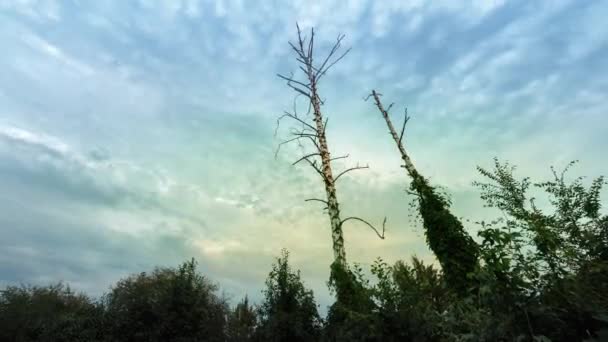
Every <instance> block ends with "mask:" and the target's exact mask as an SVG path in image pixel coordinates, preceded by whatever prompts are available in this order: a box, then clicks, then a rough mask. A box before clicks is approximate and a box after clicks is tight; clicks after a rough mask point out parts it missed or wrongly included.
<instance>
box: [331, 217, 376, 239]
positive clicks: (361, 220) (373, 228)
mask: <svg viewBox="0 0 608 342" xmlns="http://www.w3.org/2000/svg"><path fill="white" fill-rule="evenodd" d="M348 220H355V221H359V222H363V223H365V224H366V225H367V226H368V227H370V228H371V229H372V230H373V231H374V232H375V233H376V235H378V237H379V238H380V239H382V240H384V232H385V230H386V217H384V221H382V234H380V232H379V231H378V229H376V227H374V226H373V225H372V224H371V223H369V222H367V221H365V220H364V219H362V218H360V217H355V216H351V217H347V218H345V219H344V220H342V221H341V222H340V226H342V225H343V224H344V223H345V222H346V221H348Z"/></svg>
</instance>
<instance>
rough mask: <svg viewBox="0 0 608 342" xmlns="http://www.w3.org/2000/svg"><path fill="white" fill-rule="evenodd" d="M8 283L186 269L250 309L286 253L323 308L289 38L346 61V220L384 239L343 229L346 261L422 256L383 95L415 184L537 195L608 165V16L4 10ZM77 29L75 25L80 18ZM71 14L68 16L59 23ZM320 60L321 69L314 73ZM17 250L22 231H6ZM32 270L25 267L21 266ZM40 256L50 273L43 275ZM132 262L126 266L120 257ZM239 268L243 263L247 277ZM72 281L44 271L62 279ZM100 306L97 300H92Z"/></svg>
mask: <svg viewBox="0 0 608 342" xmlns="http://www.w3.org/2000/svg"><path fill="white" fill-rule="evenodd" d="M0 9H2V13H0V38H1V40H2V42H3V45H4V46H3V47H4V50H5V51H8V53H5V54H2V55H1V56H0V63H2V65H3V72H2V73H1V74H0V174H1V175H2V177H1V180H0V185H2V187H3V189H5V191H4V192H3V195H1V196H0V211H2V213H1V214H2V215H0V217H2V219H3V221H2V222H1V224H0V227H1V228H0V229H2V233H3V234H8V235H7V236H9V237H10V238H9V239H7V240H3V243H4V245H3V248H1V249H0V250H2V253H1V254H0V276H1V278H2V281H4V282H9V283H15V282H19V281H32V282H34V281H37V282H45V281H50V280H53V279H56V280H59V279H65V280H69V281H71V282H79V283H78V284H79V286H81V288H83V289H87V290H92V291H96V292H97V293H99V292H100V291H102V290H103V289H105V288H107V286H108V285H109V284H110V283H111V282H112V281H114V280H116V279H117V278H119V277H120V276H123V275H124V274H126V273H127V272H130V271H140V270H143V269H145V268H146V267H151V266H152V265H153V264H171V263H177V262H179V260H181V259H186V258H188V257H190V256H195V257H197V258H200V259H201V260H202V262H201V267H202V268H203V269H204V271H205V272H207V273H208V274H209V276H211V277H212V278H214V279H216V280H218V281H220V282H221V283H222V284H224V285H226V286H228V287H230V289H231V291H233V292H234V293H235V294H237V295H240V293H242V292H247V293H249V294H251V295H254V294H256V293H257V294H259V288H260V287H261V284H262V283H263V278H264V277H265V276H266V274H267V271H268V269H269V266H270V263H271V262H272V260H273V256H275V255H278V253H279V251H280V249H281V248H282V247H287V248H289V249H290V250H291V251H292V254H291V255H292V258H293V261H294V263H295V264H296V266H297V267H299V268H301V269H302V270H303V275H304V277H305V278H306V279H307V281H308V282H309V284H310V285H311V286H312V287H313V288H314V289H315V290H316V291H318V292H319V296H321V297H322V298H324V299H323V300H324V302H328V301H329V300H330V299H329V298H330V295H329V294H328V293H327V289H326V286H325V280H326V279H327V276H328V268H327V265H328V260H330V259H331V243H330V238H329V237H330V234H329V232H328V229H327V215H326V213H324V212H323V211H322V210H321V209H322V208H319V206H317V204H312V203H307V202H304V201H303V200H304V199H306V198H311V197H319V196H320V197H322V196H323V194H324V193H323V191H324V189H323V185H322V184H321V182H319V179H317V178H316V175H315V174H314V173H311V172H310V170H309V169H307V168H306V167H305V166H304V165H301V166H300V165H298V166H291V163H292V162H293V161H294V160H296V159H297V156H298V155H299V152H300V151H299V150H298V149H297V148H287V149H285V150H283V151H281V153H280V154H279V156H278V157H277V158H275V157H274V151H275V149H276V146H277V144H278V143H279V142H280V141H281V139H282V138H283V137H284V136H285V134H286V130H285V129H286V127H284V129H282V130H279V132H278V136H277V137H276V138H273V129H274V128H275V124H276V122H275V121H276V118H277V116H278V115H279V114H280V113H282V111H283V110H284V109H291V106H292V103H293V95H294V94H293V93H292V92H291V91H290V89H289V88H287V87H286V86H285V85H284V83H283V82H282V81H281V80H279V79H278V78H277V77H275V75H276V73H289V72H290V71H294V72H296V71H298V69H297V65H296V62H295V59H294V56H293V55H291V53H290V50H289V46H288V45H287V42H288V41H289V40H292V41H293V40H294V39H295V25H294V24H295V22H296V21H298V22H299V23H300V25H301V27H302V28H303V30H304V31H306V32H308V29H309V28H310V27H312V26H314V27H315V30H316V36H315V37H316V43H317V48H318V50H317V51H318V52H319V56H321V54H322V51H326V49H327V48H328V47H330V46H331V44H333V43H334V42H335V38H336V37H337V35H338V34H339V33H345V34H346V40H345V44H344V45H345V47H352V48H353V49H352V51H351V52H350V54H349V55H348V56H346V58H345V59H344V60H342V61H341V62H340V63H339V64H337V65H336V66H335V68H334V69H332V70H331V73H330V75H328V77H326V78H325V79H324V80H323V82H322V83H321V84H320V87H321V88H320V89H321V92H322V96H323V98H324V99H325V105H324V106H323V110H324V114H326V115H327V116H328V117H329V118H330V120H329V127H328V139H329V142H330V145H331V148H332V153H333V154H334V155H342V154H350V159H349V160H348V161H346V163H341V164H337V165H336V172H339V170H338V169H340V168H343V167H347V166H349V165H352V164H355V163H357V162H360V163H361V164H369V165H370V169H369V170H365V171H362V172H361V173H358V174H352V175H349V176H348V177H344V178H342V179H341V181H340V184H339V187H338V191H339V192H338V196H339V198H340V201H341V204H342V206H343V212H344V214H345V215H357V216H362V217H364V218H366V219H369V220H370V221H371V222H374V223H380V222H382V218H383V217H384V216H385V215H386V216H387V217H388V222H387V229H388V230H387V236H389V237H388V238H387V240H385V241H380V240H378V241H376V240H374V237H373V236H374V235H373V232H370V231H369V229H368V228H366V227H364V226H361V225H357V224H356V223H355V224H353V225H349V226H348V228H346V229H347V230H346V231H345V238H346V241H347V254H348V257H349V259H350V260H353V261H358V262H362V263H364V264H365V263H370V262H371V261H372V260H373V259H374V258H375V257H377V256H382V257H383V258H385V259H386V260H389V261H394V260H396V259H399V258H406V259H407V258H408V257H409V256H410V255H411V254H413V253H415V254H419V255H420V256H422V257H424V258H427V260H432V256H431V255H430V253H429V252H428V249H427V248H426V247H425V244H424V236H423V235H422V234H421V231H420V228H419V226H417V225H416V224H415V223H412V222H410V219H409V217H408V210H407V202H408V200H409V199H408V198H407V196H406V195H405V194H404V192H403V191H402V190H403V189H404V188H405V187H406V186H407V182H408V180H407V177H406V175H405V174H404V173H403V170H402V169H401V168H400V167H399V164H400V160H399V156H398V155H397V151H396V149H395V147H394V146H393V143H392V142H391V141H390V139H389V137H388V135H387V133H386V127H385V123H384V122H383V120H382V118H381V117H380V116H379V114H378V113H377V111H376V110H375V109H374V107H373V105H372V104H371V103H370V102H364V101H363V98H364V97H365V96H366V95H367V94H368V93H369V92H370V91H371V89H377V90H379V91H380V92H382V93H383V94H384V97H383V99H384V100H385V101H386V102H392V101H394V102H396V105H395V107H394V108H395V110H394V112H393V113H392V114H393V116H394V119H393V120H394V121H395V123H396V124H400V122H401V121H400V120H401V119H402V113H403V112H402V110H403V109H404V107H406V106H407V108H408V113H409V114H410V116H411V117H412V120H411V121H410V122H409V123H408V127H407V129H406V138H405V142H406V147H407V149H408V150H409V151H410V152H411V154H412V157H413V159H414V161H415V162H416V164H417V166H418V168H419V169H420V170H421V171H422V172H423V173H424V174H425V175H427V176H429V177H431V180H432V181H433V182H434V183H436V184H441V185H444V186H446V187H447V189H448V191H450V192H451V193H453V194H454V198H455V200H454V202H455V208H454V210H455V211H457V213H458V214H459V215H461V216H465V217H471V218H473V217H476V216H478V215H479V216H483V217H485V216H484V215H488V216H489V215H492V214H491V213H485V212H484V213H481V212H480V211H479V210H478V207H479V204H480V203H479V201H478V199H477V198H476V192H475V191H474V190H473V189H471V185H470V183H471V181H472V180H474V179H477V178H478V177H477V175H476V174H475V172H474V169H475V166H476V165H477V164H481V165H483V166H487V164H488V163H489V162H491V158H492V157H494V156H498V157H502V158H507V159H509V160H510V161H512V162H513V163H514V164H517V165H519V166H520V170H521V172H522V173H523V174H526V175H531V176H533V177H540V178H543V177H545V176H547V170H548V166H550V165H556V166H558V167H559V166H560V165H564V164H565V163H567V162H568V161H569V160H571V159H581V160H582V163H583V165H585V168H584V173H587V174H588V175H589V176H595V175H598V174H600V173H602V172H604V171H605V169H606V168H607V167H608V164H606V162H605V160H604V159H605V158H602V157H603V154H604V151H605V149H606V144H607V141H606V138H605V132H604V130H605V129H604V127H606V125H607V124H608V121H607V120H608V119H607V118H608V117H607V116H606V111H607V110H608V107H607V105H606V104H605V101H604V97H605V96H604V94H606V92H607V91H608V80H607V78H606V77H605V76H604V73H602V72H600V71H602V70H606V68H608V62H607V61H608V58H606V55H607V54H608V49H607V45H606V39H605V37H606V34H603V33H604V32H605V29H604V26H605V25H604V26H602V18H603V17H604V16H605V14H606V12H607V11H608V9H607V8H606V6H605V4H604V3H602V2H596V3H589V4H583V5H581V4H580V3H579V2H577V1H553V2H547V3H531V2H527V1H520V0H515V1H468V2H446V1H439V2H431V1H408V2H403V1H383V2H371V1H363V0H361V1H360V0H350V1H324V2H312V3H311V2H310V1H292V2H285V3H280V4H278V3H273V2H259V3H255V2H243V1H193V0H188V1H186V0H182V1H131V2H108V1H98V2H57V1H0ZM76 14H78V15H76ZM67 18H70V20H66V19H67ZM317 58H320V57H317ZM9 233H10V234H9ZM22 260H28V261H27V263H26V267H24V271H23V272H21V271H19V270H18V267H17V265H19V262H21V261H22ZM45 260H49V261H45ZM125 260H126V261H125ZM243 260H247V263H248V267H234V265H243ZM55 269H57V270H60V271H58V272H56V273H54V270H55ZM100 288H101V289H100Z"/></svg>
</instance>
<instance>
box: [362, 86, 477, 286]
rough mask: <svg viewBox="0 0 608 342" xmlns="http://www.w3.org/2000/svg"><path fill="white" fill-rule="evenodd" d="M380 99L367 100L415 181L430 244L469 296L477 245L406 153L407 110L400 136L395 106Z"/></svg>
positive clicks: (452, 283)
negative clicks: (393, 117)
mask: <svg viewBox="0 0 608 342" xmlns="http://www.w3.org/2000/svg"><path fill="white" fill-rule="evenodd" d="M380 96H381V94H379V93H377V92H376V91H375V90H372V93H371V94H370V95H369V96H368V97H367V98H369V97H373V99H374V102H375V105H376V107H377V108H378V110H379V111H380V114H382V117H383V118H384V120H385V121H386V124H387V126H388V130H389V133H390V135H391V137H392V138H393V140H394V141H395V144H396V145H397V148H398V149H399V153H400V154H401V159H402V160H403V163H404V165H402V167H403V168H405V170H406V171H407V173H408V175H409V176H410V177H411V178H412V182H411V185H410V190H411V191H412V193H413V194H414V195H416V196H417V197H418V204H419V211H420V216H421V217H422V220H423V223H424V228H425V236H426V239H427V243H428V245H429V247H430V248H431V250H432V251H433V253H435V255H436V256H437V259H438V260H439V263H440V264H441V266H442V269H443V272H444V274H445V277H446V281H447V282H448V284H450V286H452V287H453V288H455V289H456V290H457V291H459V292H461V293H463V292H466V290H467V289H469V288H471V281H470V280H469V279H468V277H467V274H468V273H470V272H473V271H474V270H475V267H476V266H477V257H478V254H479V251H478V245H477V244H476V243H475V241H473V239H472V238H471V236H470V235H469V234H467V232H466V231H465V230H464V228H463V225H462V223H461V222H460V221H459V220H458V219H457V218H456V217H455V216H454V215H453V214H452V213H451V212H450V210H449V202H448V201H447V200H446V199H445V198H443V197H442V196H441V195H440V194H438V193H437V191H436V190H435V188H433V187H432V186H431V185H430V184H429V182H428V180H427V179H425V178H424V177H423V176H422V175H421V174H420V173H419V172H418V170H416V168H415V167H414V163H413V162H412V160H411V158H410V156H409V155H408V153H407V151H406V150H405V147H404V146H403V134H404V132H405V125H406V124H407V122H408V121H409V116H408V115H407V110H406V111H405V115H404V119H403V125H402V126H401V131H400V132H399V134H397V131H396V130H395V127H394V126H393V123H392V122H391V118H390V116H389V112H390V110H391V108H392V106H393V104H391V105H389V106H388V107H387V108H386V109H385V108H384V106H383V105H382V102H381V101H380ZM366 100H367V99H366Z"/></svg>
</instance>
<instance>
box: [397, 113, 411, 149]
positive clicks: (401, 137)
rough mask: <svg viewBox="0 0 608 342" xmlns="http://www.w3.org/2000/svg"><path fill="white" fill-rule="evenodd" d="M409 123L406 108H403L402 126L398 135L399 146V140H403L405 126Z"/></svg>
mask: <svg viewBox="0 0 608 342" xmlns="http://www.w3.org/2000/svg"><path fill="white" fill-rule="evenodd" d="M408 121H410V117H409V116H408V115H407V108H405V114H404V118H403V126H402V127H401V134H399V145H401V140H403V133H404V132H405V125H406V124H407V122H408Z"/></svg>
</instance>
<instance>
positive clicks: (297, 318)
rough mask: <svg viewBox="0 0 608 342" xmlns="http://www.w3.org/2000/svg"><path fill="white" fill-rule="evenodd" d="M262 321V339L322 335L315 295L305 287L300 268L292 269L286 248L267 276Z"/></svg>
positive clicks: (301, 338)
mask: <svg viewBox="0 0 608 342" xmlns="http://www.w3.org/2000/svg"><path fill="white" fill-rule="evenodd" d="M259 321H260V322H259V328H258V331H257V334H256V335H257V336H256V337H257V339H259V340H262V341H317V340H318V339H319V336H320V333H321V318H320V316H319V313H318V311H317V305H316V303H315V299H314V295H313V293H312V291H311V290H308V289H306V288H305V287H304V284H303V283H302V280H301V279H300V271H297V272H294V271H292V269H291V267H290V266H289V253H288V252H287V250H283V251H282V254H281V256H280V257H279V258H277V260H276V263H275V264H274V265H273V266H272V271H271V272H270V274H269V275H268V278H267V279H266V289H265V290H264V301H263V302H262V304H261V306H260V308H259Z"/></svg>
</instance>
